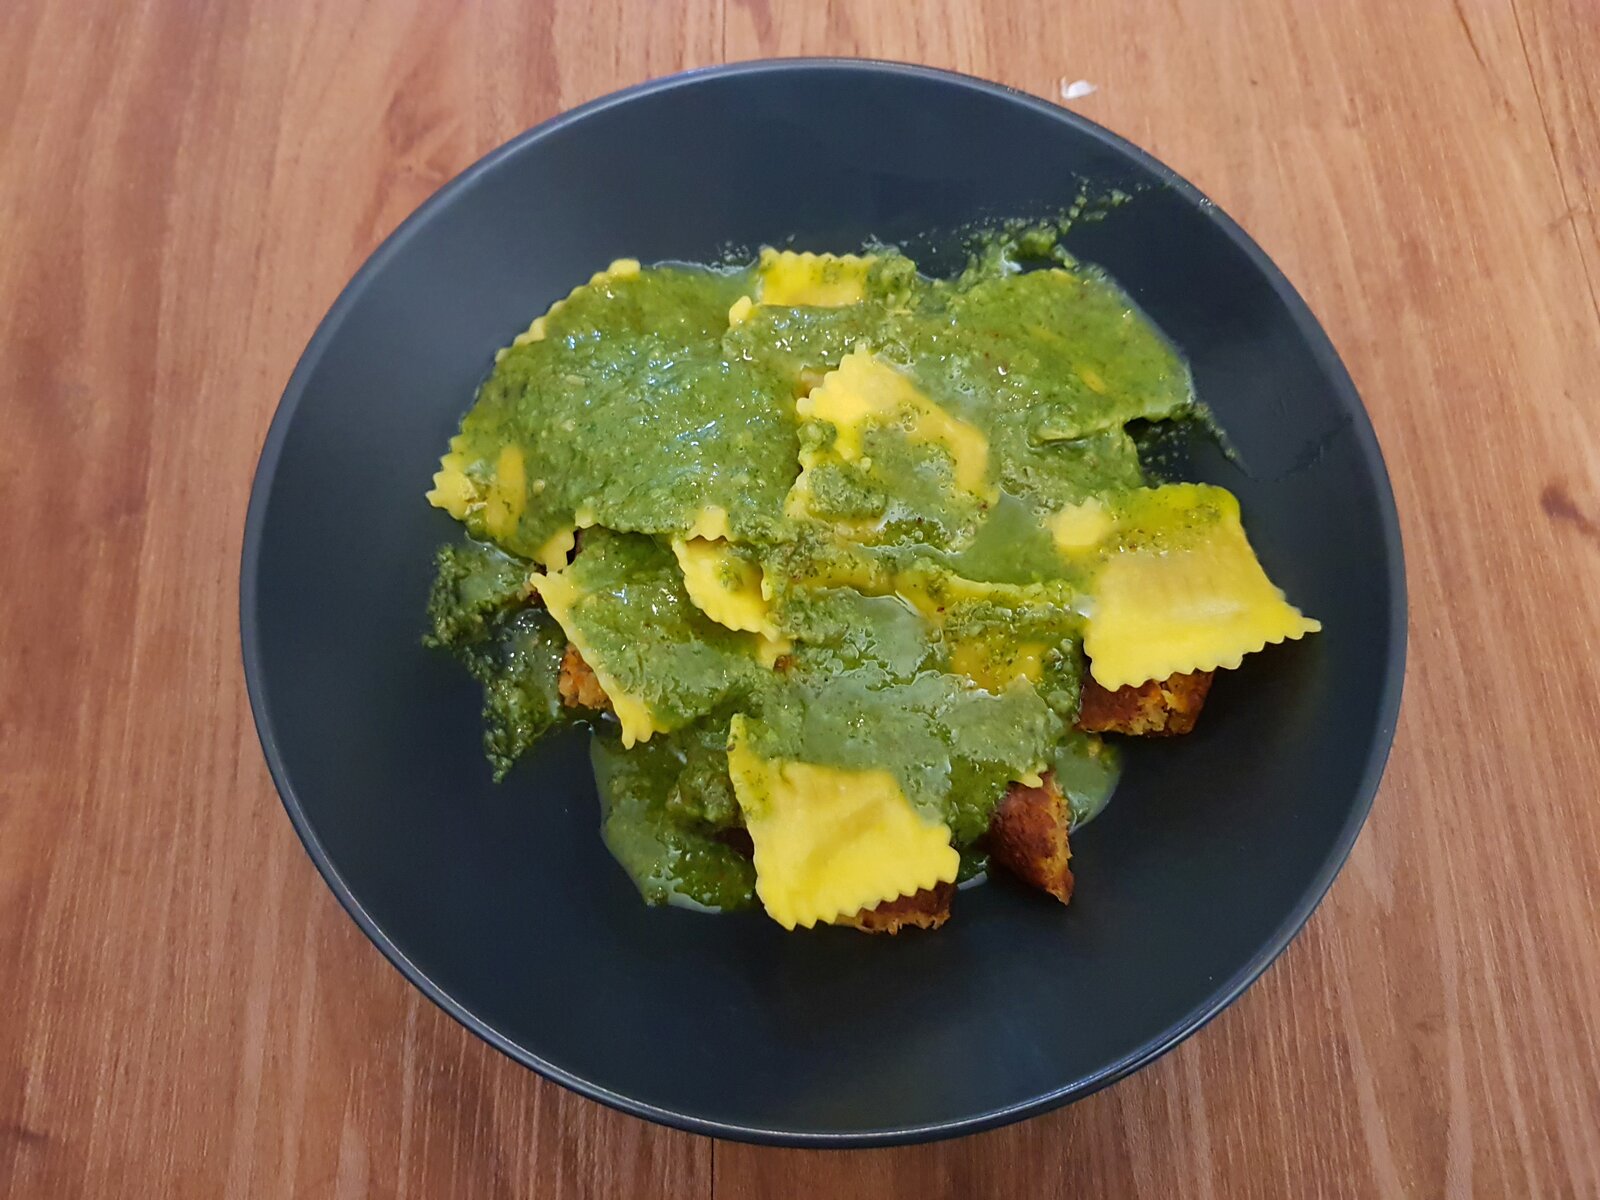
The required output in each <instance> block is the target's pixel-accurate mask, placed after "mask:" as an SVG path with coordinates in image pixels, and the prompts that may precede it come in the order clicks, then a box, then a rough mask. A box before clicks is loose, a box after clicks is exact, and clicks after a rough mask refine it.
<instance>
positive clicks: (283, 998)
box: [0, 0, 1600, 1200]
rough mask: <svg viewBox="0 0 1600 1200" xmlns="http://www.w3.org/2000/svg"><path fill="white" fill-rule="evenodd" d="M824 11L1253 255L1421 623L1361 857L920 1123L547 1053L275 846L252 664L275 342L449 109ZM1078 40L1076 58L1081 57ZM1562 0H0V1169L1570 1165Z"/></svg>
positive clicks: (1422, 1189)
mask: <svg viewBox="0 0 1600 1200" xmlns="http://www.w3.org/2000/svg"><path fill="white" fill-rule="evenodd" d="M819 53H828V54H865V55H875V56H881V57H888V58H898V59H910V60H915V61H919V62H926V63H932V64H936V65H941V66H948V67H955V68H958V69H960V70H964V71H969V72H973V73H976V74H980V75H985V76H989V77H991V78H995V79H1000V80H1004V81H1005V82H1008V83H1011V84H1014V85H1016V86H1017V87H1020V88H1025V89H1027V90H1029V91H1032V92H1036V93H1039V94H1040V95H1044V96H1050V97H1053V98H1056V97H1060V95H1061V94H1062V93H1061V90H1062V85H1063V84H1064V83H1071V82H1073V81H1077V80H1086V81H1088V82H1090V83H1092V84H1094V85H1095V86H1096V88H1097V90H1095V91H1093V92H1092V93H1091V94H1088V95H1084V96H1082V97H1081V98H1078V99H1074V100H1073V101H1072V102H1071V103H1072V106H1073V107H1074V108H1076V109H1077V110H1078V111H1080V112H1082V113H1084V114H1085V115H1087V116H1089V117H1092V118H1094V119H1095V120H1097V121H1100V122H1103V123H1104V124H1106V125H1109V126H1110V127H1111V128H1112V129H1115V130H1117V131H1119V132H1121V133H1123V134H1126V135H1127V136H1128V137H1130V138H1132V139H1133V140H1134V141H1136V142H1138V143H1140V144H1141V145H1143V146H1145V147H1147V148H1148V149H1150V150H1151V151H1153V152H1154V153H1155V154H1157V155H1158V156H1160V157H1161V158H1163V159H1165V160H1166V161H1167V162H1169V163H1171V164H1172V165H1173V166H1174V167H1176V168H1177V169H1178V170H1179V171H1181V172H1182V173H1183V174H1185V175H1187V176H1188V177H1189V178H1190V179H1192V180H1194V181H1195V182H1196V183H1197V184H1199V186H1200V187H1201V188H1203V189H1204V190H1205V191H1207V192H1208V193H1210V194H1211V195H1212V196H1213V197H1215V198H1216V199H1217V200H1218V202H1219V203H1221V204H1222V205H1223V206H1224V207H1226V208H1227V209H1228V210H1229V211H1230V212H1231V213H1233V214H1234V215H1235V216H1236V217H1237V218H1238V219H1239V220H1240V221H1241V222H1242V223H1243V224H1244V225H1245V227H1246V228H1247V229H1249V230H1250V231H1251V232H1252V233H1253V234H1254V235H1255V236H1256V237H1257V238H1258V239H1259V240H1260V242H1261V243H1262V244H1263V245H1264V246H1265V247H1266V248H1267V250H1268V251H1269V252H1270V253H1271V254H1272V255H1273V256H1274V257H1275V258H1276V259H1277V261H1278V262H1279V263H1281V264H1282V266H1283V267H1284V269H1285V270H1286V271H1287V272H1288V274H1289V276H1290V277H1291V278H1292V279H1293V280H1294V282H1295V283H1296V284H1297V285H1298V286H1299V287H1300V289H1301V290H1302V291H1303V292H1304V294H1305V296H1306V298H1307V299H1308V300H1309V301H1310V303H1311V306H1312V307H1313V308H1314V309H1315V310H1316V311H1317V313H1318V314H1319V315H1320V316H1321V318H1322V320H1323V322H1324V323H1325V324H1326V326H1327V328H1328V331H1329V333H1330V334H1331V335H1332V337H1333V340H1334V341H1335V343H1337V345H1338V346H1339V349H1340V350H1341V352H1342V353H1343V354H1344V357H1345V361H1346V362H1347V363H1348V364H1349V367H1350V370H1351V372H1352V373H1353V374H1354V376H1355V379H1356V382H1357V384H1358V385H1359V387H1360V389H1361V392H1362V394H1363V395H1364V396H1365V398H1366V402H1367V405H1368V407H1369V409H1370V411H1371V413H1372V416H1373V420H1374V422H1375V423H1376V425H1377V429H1378V433H1379V436H1380V438H1381V439H1382V442H1383V445H1384V448H1385V451H1386V453H1387V456H1388V460H1389V464H1390V469H1391V471H1392V472H1393V475H1394V485H1395V491H1396V493H1397V494H1398V498H1399V503H1400V512H1401V519H1402V523H1403V525H1404V530H1405V539H1406V548H1407V554H1408V559H1409V563H1410V586H1411V611H1412V631H1411V671H1410V679H1409V682H1408V687H1407V689H1406V701H1405V709H1404V712H1403V714H1402V717H1401V721H1400V730H1399V737H1398V739H1397V741H1396V743H1395V751H1394V757H1393V760H1392V762H1391V765H1390V768H1389V773H1388V777H1387V779H1386V781H1385V783H1384V786H1383V790H1382V793H1381V795H1380V796H1379V797H1378V802H1377V806H1376V808H1375V810H1374V812H1373V816H1372V820H1371V822H1370V823H1369V825H1368V826H1367V829H1366V832H1365V833H1364V834H1363V836H1362V838H1361V841H1360V843H1359V844H1358V846H1357V847H1356V851H1355V854H1354V857H1353V858H1352V859H1351V861H1350V865H1349V867H1348V868H1347V869H1346V870H1345V872H1344V873H1343V874H1342V875H1341V876H1340V878H1339V881H1338V883H1337V884H1336V885H1335V886H1334V888H1333V891H1332V893H1331V895H1330V896H1329V898H1328V900H1327V902H1326V903H1324V904H1323V906H1322V908H1321V910H1320V911H1319V912H1318V913H1317V915H1316V917H1315V918H1314V919H1313V920H1312V922H1311V924H1310V926H1309V927H1308V928H1307V930H1306V931H1305V933H1304V934H1303V935H1302V936H1301V937H1300V938H1299V940H1298V941H1297V942H1295V944H1294V945H1293V946H1292V947H1291V948H1290V950H1289V951H1288V952H1287V953H1286V954H1285V955H1284V957H1283V958H1282V960H1281V961H1280V962H1279V963H1278V964H1277V965H1276V966H1275V967H1273V969H1272V970H1271V971H1269V972H1268V974H1267V975H1266V977H1265V978H1264V979H1263V980H1262V981H1261V982H1260V983H1259V984H1258V985H1257V986H1256V987H1254V988H1253V989H1252V990H1251V991H1250V992H1249V993H1248V994H1247V995H1246V996H1245V997H1244V998H1243V999H1242V1000H1241V1001H1240V1002H1239V1003H1238V1004H1236V1005H1235V1006H1234V1007H1232V1008H1231V1009H1230V1010H1229V1011H1228V1012H1227V1013H1226V1014H1224V1015H1223V1016H1222V1017H1221V1018H1219V1019H1218V1020H1217V1021H1216V1022H1215V1023H1213V1024H1212V1025H1211V1026H1210V1027H1209V1028H1207V1029H1206V1030H1205V1031H1203V1032H1202V1033H1201V1034H1200V1035H1198V1036H1197V1037H1195V1038H1194V1039H1193V1040H1191V1041H1190V1042H1188V1043H1187V1044H1185V1045H1184V1046H1183V1047H1181V1048H1180V1049H1179V1050H1177V1051H1176V1052H1175V1053H1173V1054H1171V1055H1169V1056H1167V1057H1166V1058H1165V1059H1163V1060H1162V1061H1161V1062H1160V1063H1158V1064H1156V1065H1155V1066H1153V1067H1151V1068H1150V1069H1149V1070H1147V1071H1145V1072H1143V1073H1141V1074H1140V1075H1138V1076H1136V1077H1134V1078H1132V1079H1129V1080H1127V1081H1126V1082H1124V1083H1122V1084H1120V1085H1118V1086H1116V1087H1114V1088H1112V1089H1110V1090H1109V1091H1106V1092H1102V1093H1100V1094H1098V1095H1096V1096H1094V1097H1093V1098H1091V1099H1089V1100H1086V1101H1084V1102H1083V1103H1081V1104H1078V1105H1076V1106H1074V1107H1072V1108H1070V1109H1068V1110H1065V1111H1061V1112H1057V1113H1055V1114H1053V1115H1050V1116H1046V1117H1042V1118H1039V1119H1037V1120H1033V1121H1029V1122H1026V1123H1024V1124H1022V1125H1017V1126H1013V1127H1011V1128H1008V1129H1003V1130H1000V1131H998V1132H994V1133H990V1134H986V1135H983V1136H979V1137H974V1138H969V1139H966V1140H962V1141H958V1142H954V1143H949V1144H945V1145H940V1146H936V1147H920V1148H908V1149H902V1150H886V1151H881V1152H862V1153H849V1154H824V1153H801V1152H790V1151H772V1150H763V1149H754V1148H750V1147H746V1146H740V1145H734V1144H725V1143H713V1142H711V1141H709V1140H706V1139H703V1138H699V1137H693V1136H690V1135H687V1134H681V1133H676V1132H671V1131H668V1130H664V1129H659V1128H656V1127H654V1126H651V1125H647V1124H644V1123H643V1122H640V1121H637V1120H634V1119H633V1118H631V1117H625V1116H621V1115H618V1114H616V1113H613V1112H611V1111H609V1110H607V1109H604V1108H601V1107H600V1106H598V1105H596V1104H592V1103H590V1102H588V1101H585V1100H580V1099H577V1098H575V1097H573V1096H571V1095H569V1094H567V1093H566V1092H564V1091H562V1090H561V1089H560V1088H557V1087H555V1086H553V1085H550V1084H546V1083H543V1082H541V1081H540V1080H539V1079H537V1078H535V1077H534V1076H533V1075H531V1074H530V1073H528V1072H526V1071H524V1070H523V1069H522V1068H521V1067H518V1066H516V1065H514V1064H513V1063H511V1062H510V1061H509V1060H506V1059H503V1058H501V1057H500V1056H499V1055H497V1054H496V1053H494V1052H493V1051H491V1050H489V1049H488V1048H487V1047H485V1046H484V1045H482V1044H481V1043H479V1042H478V1041H476V1040H474V1039H473V1038H472V1037H471V1036H469V1035H468V1034H467V1033H466V1032H465V1031H464V1030H462V1029H461V1028H459V1027H458V1026H456V1025H455V1024H454V1023H452V1022H451V1021H450V1020H449V1019H448V1018H446V1017H445V1016H444V1015H442V1014H441V1013H440V1012H438V1011H437V1010H435V1009H434V1008H433V1007H432V1006H431V1005H430V1004H428V1003H427V1002H426V1001H424V1000H423V999H422V997H421V996H420V995H419V994H418V993H417V992H416V991H414V990H413V989H412V988H411V987H410V986H409V985H408V984H406V983H405V982H404V980H403V979H402V978H401V977H400V976H399V974H397V973H396V972H395V971H394V970H393V969H392V968H391V967H390V966H389V965H388V964H387V963H385V962H384V961H383V959H382V958H381V957H380V956H379V954H378V952H377V951H376V950H374V949H373V948H372V947H371V946H370V945H369V944H368V943H367V942H366V940H365V939H364V938H363V937H362V935H361V934H360V933H359V931H358V930H357V929H356V927H355V925H354V924H353V923H352V922H351V921H350V920H349V918H348V917H346V916H345V914H344V913H343V912H342V911H341V910H340V909H339V907H338V905H337V904H336V903H335V902H334V899H333V897H332V896H331V895H330V894H329V892H328V890H327V889H326V888H325V887H324V886H323V885H322V883H321V881H320V880H318V878H317V876H316V873H315V872H314V871H313V869H312V867H311V864H310V862H309V861H308V860H307V858H306V856H305V855H304V853H303V852H302V851H301V849H300V846H299V844H298V842H297V841H296V839H295V837H294V834H293V832H292V831H291V829H290V827H289V823H288V821H287V820H286V819H285V818H284V815H283V813H282V811H281V809H280V808H279V805H278V803H277V800H276V798H275V796H274V794H273V790H272V785H271V783H270V781H269V779H268V777H267V772H266V769H265V766H264V764H263V761H262V757H261V753H260V750H259V748H258V746H257V743H256V738H255V733H254V730H253V728H252V726H251V723H250V717H249V712H248V708H247V705H246V702H245V696H244V688H243V681H242V678H241V669H240V661H239V648H238V638H237V632H236V628H237V618H236V614H237V611H238V605H237V596H236V577H237V562H238V553H239V542H240V531H241V527H242V524H243V520H244V509H245V499H246V494H247V490H248V488H249V484H250V479H251V473H252V469H253V467H254V464H255V458H256V453H257V450H258V448H259V446H260V443H261V439H262V436H263V434H264V432H265V430H266V427H267V422H268V420H269V418H270V417H271V415H272V411H273V406H274V405H275V404H276V403H277V398H278V394H279V391H280V389H281V387H282V385H283V383H284V381H285V379H286V378H287V376H288V373H289V370H290V368H291V366H292V365H293V363H294V360H295V357H296V355H297V354H298V353H299V351H300V349H301V347H302V346H303V345H304V343H305V341H306V339H307V337H308V336H309V335H310V333H311V331H312V329H313V328H314V327H315V326H316V323H317V321H318V320H319V319H320V318H321V316H322V314H323V312H324V311H325V309H326V308H327V306H328V304H329V303H330V302H331V300H332V299H333V297H334V295H335V294H336V293H337V291H338V289H339V287H340V285H341V284H342V283H343V282H344V281H345V279H346V278H347V277H348V276H349V275H350V274H351V273H352V272H353V271H354V270H355V268H356V267H357V265H358V264H359V263H360V262H361V261H362V259H363V258H364V257H365V256H366V254H367V253H368V252H369V251H370V250H371V249H372V248H373V246H374V245H376V244H377V242H378V241H379V240H380V239H381V238H382V237H383V236H384V235H385V234H386V233H388V232H389V230H390V229H392V228H393V227H394V225H395V224H396V223H397V222H398V221H399V220H400V219H401V218H402V217H404V216H405V215H406V214H407V213H408V212H410V211H411V209H412V208H413V207H414V206H415V205H417V204H418V203H419V202H420V201H422V200H423V199H424V198H425V197H426V196H427V195H428V194H429V193H430V192H432V191H433V190H434V189H435V188H437V187H438V186H439V185H440V184H442V183H443V182H445V181H446V180H447V179H449V178H450V177H451V176H452V175H454V174H455V173H456V172H457V171H459V170H461V169H462V168H463V167H465V166H466V165H467V164H468V163H470V162H472V161H473V160H474V159H476V158H477V157H478V156H479V155H480V154H482V153H483V152H484V151H486V150H488V149H489V148H490V147H492V146H494V145H496V144H497V143H499V142H501V141H503V140H504V139H506V138H508V137H510V136H511V135H513V134H515V133H516V132H518V131H519V130H521V129H523V128H525V127H526V126H528V125H531V124H533V123H534V122H536V121H539V120H542V119H544V118H545V117H548V116H550V115H552V114H554V113H556V112H558V111H559V110H561V109H563V108H567V107H569V106H571V105H574V104H577V103H579V102H580V101H584V100H588V99H590V98H591V97H594V96H597V95H599V94H601V93H603V92H607V91H610V90H611V89H613V88H616V87H620V86H622V85H624V84H630V83H634V82H636V81H638V80H642V79H645V78H648V77H650V76H653V75H659V74H662V73H665V72H669V71H675V70H677V69H679V68H681V67H689V66H696V65H701V64H705V63H712V62H717V61H721V60H725V59H743V58H751V57H757V56H765V55H783V54H819ZM1080 90H1081V89H1080ZM1597 295H1600V6H1597V4H1596V2H1595V0H1454V3H1449V2H1446V0H1428V2H1423V0H1416V2H1407V3H1403V4H1395V3H1391V2H1389V0H1361V2H1360V3H1347V4H1342V5H1336V4H1332V3H1327V4H1324V3H1321V2H1320V0H1317V2H1314V0H1257V2H1253V3H1227V2H1226V0H1162V2H1159V3H1158V2H1157V0H1137V2H1132V3H1122V2H1118V3H1106V2H1105V0H1037V2H1035V0H993V2H991V3H987V4H983V5H979V4H976V3H973V4H970V5H966V4H961V3H958V2H956V0H948V2H945V3H938V4H920V5H913V4H911V3H901V2H891V0H874V2H869V0H853V2H838V3H821V2H809V0H808V2H805V3H793V4H789V3H783V2H781V0H773V2H769V0H725V2H724V0H696V2H694V3H690V4H688V5H686V6H683V7H677V6H671V5H668V4H665V3H651V2H649V0H557V2H556V3H553V4H550V3H539V2H537V0H476V2H466V0H463V2H461V3H446V2H443V0H403V2H402V0H394V2H379V0H369V2H368V3H364V4H358V3H354V2H349V3H346V2H344V0H231V2H229V0H214V2H211V3H202V2H200V0H189V2H185V0H142V2H138V3H135V2H132V0H129V2H127V3H109V2H107V3H102V4H98V5H97V4H94V3H92V2H91V0H76V2H72V0H55V2H53V3H52V2H50V0H4V2H3V4H0V416H3V421H0V438H3V440H0V545H3V547H4V551H5V557H4V563H5V567H6V574H7V579H6V583H5V592H4V598H3V601H0V654H3V660H0V661H3V670H0V1195H4V1196H8V1197H19V1198H21V1197H58V1196H80V1195H82V1196H97V1197H98V1196H206V1197H210V1196H222V1195H226V1196H246V1195H250V1196H254V1195H262V1196H269V1195H280V1194H283V1195H288V1194H296V1195H307V1196H339V1197H346V1196H357V1195H363V1194H371V1195H378V1196H410V1197H423V1198H429V1200H431V1198H434V1197H454V1196H472V1197H491V1196H502V1195H507V1196H509V1195H539V1196H552V1195H560V1196H591V1195H621V1196H645V1195H650V1194H656V1193H661V1194H667V1195H672V1196H707V1195H714V1196H718V1197H741V1196H761V1197H766V1196H774V1197H775V1196H781V1195H790V1194H794V1195H801V1196H827V1197H845V1196H871V1197H874V1198H875V1200H889V1198H891V1197H906V1198H913V1197H915V1198H917V1200H923V1198H926V1197H931V1196H946V1195H948V1196H962V1197H965V1196H971V1195H977V1194H980V1193H981V1192H984V1191H987V1190H989V1189H991V1188H992V1189H993V1190H994V1191H995V1192H997V1193H1000V1192H1003V1193H1004V1194H1007V1195H1015V1196H1022V1195H1027V1196H1045V1195H1057V1194H1059V1195H1073V1196H1079V1195H1082V1196H1133V1195H1138V1196H1146V1197H1167V1196H1176V1195H1187V1194H1193V1195H1200V1196H1215V1197H1237V1196H1257V1195H1259V1196H1271V1197H1279V1196H1291V1195H1295V1196H1310V1195H1328V1196H1353V1195H1374V1196H1398V1195H1418V1196H1428V1195H1445V1194H1448V1195H1468V1194H1477V1195H1484V1196H1502V1195H1506V1196H1509V1195H1519V1196H1520V1195H1543V1196H1600V921H1597V917H1600V869H1597V866H1596V864H1597V862H1600V740H1597V732H1596V730H1597V729H1600V703H1597V699H1596V697H1597V695H1600V688H1597V687H1596V683H1595V677H1596V665H1595V660H1596V656H1597V654H1600V633H1597V630H1600V303H1597Z"/></svg>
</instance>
